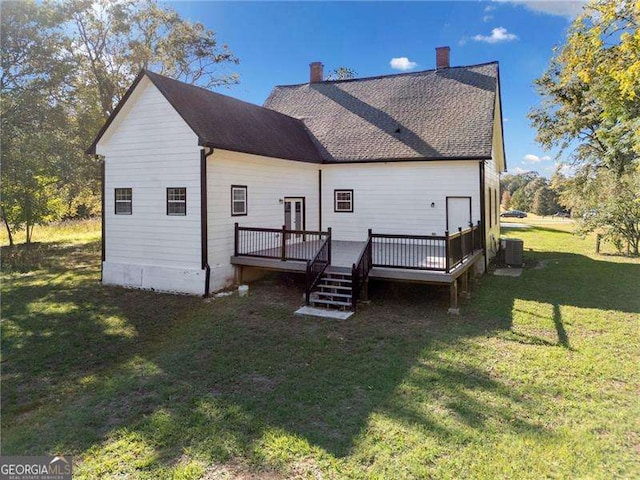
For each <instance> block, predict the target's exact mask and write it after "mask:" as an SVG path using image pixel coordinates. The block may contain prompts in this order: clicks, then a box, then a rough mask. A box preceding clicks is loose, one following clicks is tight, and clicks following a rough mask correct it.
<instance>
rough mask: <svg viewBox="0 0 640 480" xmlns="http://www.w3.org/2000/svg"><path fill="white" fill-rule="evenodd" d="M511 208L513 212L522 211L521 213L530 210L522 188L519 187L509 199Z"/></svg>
mask: <svg viewBox="0 0 640 480" xmlns="http://www.w3.org/2000/svg"><path fill="white" fill-rule="evenodd" d="M511 208H513V209H514V210H522V211H523V212H527V211H529V210H530V208H529V204H528V203H527V197H526V194H525V192H524V187H521V188H519V189H518V190H516V191H515V192H514V194H513V196H512V197H511Z"/></svg>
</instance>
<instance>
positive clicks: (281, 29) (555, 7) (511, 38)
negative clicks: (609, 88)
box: [171, 1, 581, 176]
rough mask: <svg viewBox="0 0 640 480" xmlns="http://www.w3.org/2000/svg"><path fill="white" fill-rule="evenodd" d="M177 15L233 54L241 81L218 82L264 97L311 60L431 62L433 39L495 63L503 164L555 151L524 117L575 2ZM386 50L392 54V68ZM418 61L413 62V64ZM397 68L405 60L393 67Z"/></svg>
mask: <svg viewBox="0 0 640 480" xmlns="http://www.w3.org/2000/svg"><path fill="white" fill-rule="evenodd" d="M171 5H172V6H173V7H174V8H175V9H176V10H177V11H178V12H180V13H181V14H182V15H183V16H184V17H186V18H189V19H191V20H193V21H199V22H202V23H203V24H204V25H206V26H207V27H208V28H211V29H212V30H214V31H215V32H216V33H217V37H218V40H219V41H220V42H223V43H226V44H228V45H229V47H230V48H231V50H232V51H233V53H234V54H235V55H236V56H237V57H238V58H239V59H240V64H239V65H237V66H231V67H226V68H225V70H227V71H229V72H236V73H238V74H239V75H240V83H239V84H238V85H235V86H232V87H230V88H228V89H227V88H222V89H219V91H220V92H221V93H225V94H228V95H231V96H234V97H236V98H240V99H242V100H246V101H249V102H252V103H256V104H262V103H263V102H264V100H265V99H266V98H267V96H268V95H269V92H270V91H271V89H272V87H273V86H274V85H286V84H295V83H303V82H307V81H308V78H309V63H310V62H312V61H321V62H323V63H324V66H325V72H328V71H330V70H332V69H334V68H336V67H338V66H347V67H350V68H352V69H353V70H355V71H356V72H357V74H358V76H359V77H365V76H372V75H385V74H393V73H400V72H402V71H420V70H427V69H431V68H434V66H435V47H437V46H442V45H449V46H450V47H451V64H452V65H454V66H455V65H471V64H475V63H484V62H490V61H494V60H497V61H499V62H500V76H501V84H502V103H503V105H502V107H503V116H504V119H505V123H504V134H505V147H506V153H507V163H508V167H509V172H511V173H517V172H520V171H528V170H536V171H538V172H539V173H540V174H542V175H547V176H548V175H550V174H551V173H553V170H554V165H555V162H556V159H555V153H556V152H545V151H544V150H543V149H542V148H541V147H540V146H539V145H538V144H537V143H536V142H535V131H534V130H533V129H532V128H531V127H530V125H529V121H528V119H527V117H526V115H527V112H528V111H529V110H530V109H531V107H532V106H535V105H536V104H538V103H539V101H540V99H539V97H538V96H537V95H536V93H535V90H534V88H533V81H534V80H535V79H536V78H537V77H538V76H540V74H542V72H543V71H544V70H545V68H546V66H547V65H548V62H549V60H550V58H551V55H552V49H553V47H554V46H555V45H558V44H561V43H562V42H563V41H564V38H565V36H566V32H567V28H568V26H569V25H570V21H571V19H572V18H573V17H574V16H575V15H576V13H577V12H578V11H579V9H580V7H581V3H580V2H566V1H563V2H538V1H520V2H509V1H488V2H484V1H458V2H407V3H397V2H377V3H365V2H353V3H351V2H349V3H347V2H313V3H312V2H299V3H294V2H278V3H253V2H176V3H172V4H171ZM392 59H396V60H395V61H394V62H393V64H394V65H395V66H396V68H395V69H394V68H392V65H391V62H392ZM414 64H415V65H414ZM399 67H404V68H408V69H407V70H400V69H398V68H399Z"/></svg>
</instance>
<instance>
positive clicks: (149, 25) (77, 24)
mask: <svg viewBox="0 0 640 480" xmlns="http://www.w3.org/2000/svg"><path fill="white" fill-rule="evenodd" d="M63 8H66V11H67V12H68V15H69V17H70V19H71V22H70V23H71V27H72V31H73V34H72V40H73V51H74V53H75V57H76V61H77V64H78V68H79V75H78V80H80V81H83V82H89V86H90V87H91V88H92V89H93V90H94V93H95V95H96V99H97V101H98V102H99V104H100V108H101V111H102V115H103V117H108V116H109V115H110V114H111V113H112V112H113V109H114V108H115V105H116V104H117V102H118V100H120V98H122V96H123V95H124V93H125V92H126V89H127V88H128V87H129V85H130V84H131V83H132V81H133V79H134V77H135V76H136V75H137V74H138V72H139V71H140V70H141V69H143V68H145V69H153V70H155V71H158V72H159V73H161V74H164V75H168V76H170V77H173V78H175V79H177V80H181V81H184V82H187V83H197V84H198V85H200V86H202V87H205V88H211V87H216V86H221V85H229V84H233V83H237V82H238V76H237V75H236V74H224V73H222V70H221V67H222V66H224V65H225V64H228V63H231V64H237V63H238V62H239V61H238V59H237V58H236V57H235V56H234V55H233V53H231V51H230V50H229V47H228V46H227V45H224V44H222V45H220V44H219V43H218V40H217V38H216V35H215V33H214V32H213V31H212V30H208V29H206V28H205V27H204V25H202V24H201V23H198V22H196V23H193V22H189V21H187V20H185V19H183V18H181V17H180V15H179V14H178V13H177V12H176V11H175V10H173V9H171V8H169V7H166V6H163V7H160V6H158V4H157V3H156V2H155V1H152V0H145V1H142V2H139V1H135V0H123V1H114V0H112V1H107V2H96V1H94V0H76V1H75V2H72V3H69V4H66V7H63Z"/></svg>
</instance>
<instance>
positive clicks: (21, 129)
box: [0, 0, 238, 245]
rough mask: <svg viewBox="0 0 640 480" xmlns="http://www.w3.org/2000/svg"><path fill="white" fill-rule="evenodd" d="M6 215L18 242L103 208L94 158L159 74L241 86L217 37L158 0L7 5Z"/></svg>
mask: <svg viewBox="0 0 640 480" xmlns="http://www.w3.org/2000/svg"><path fill="white" fill-rule="evenodd" d="M0 17H1V18H0V22H1V24H0V46H1V53H0V67H1V72H0V89H1V96H0V116H1V118H2V131H1V138H0V144H1V147H2V149H1V150H2V151H1V162H2V171H1V181H2V198H1V200H0V215H1V217H2V223H3V225H4V228H6V231H7V234H8V237H9V242H10V244H11V245H13V243H14V234H15V232H16V231H17V230H22V229H24V231H25V232H26V242H27V243H29V242H31V239H32V235H33V229H34V226H35V225H38V224H43V223H46V222H49V221H51V220H56V219H60V218H77V217H87V216H91V215H95V214H98V213H99V209H100V190H101V188H100V161H99V160H96V159H95V158H92V157H90V156H88V155H86V154H85V153H84V152H85V150H86V148H87V147H88V146H89V144H90V143H91V141H92V139H93V137H94V136H95V135H96V133H97V132H98V130H99V129H100V127H101V126H102V124H103V123H104V122H105V120H106V118H107V117H108V116H109V115H110V114H111V113H112V112H113V110H114V108H115V106H116V105H117V103H118V101H119V100H120V99H121V98H122V96H123V95H124V93H125V92H126V90H127V88H128V87H129V86H130V85H131V83H132V81H133V79H134V78H135V76H136V75H137V74H138V73H139V72H140V70H141V69H142V68H149V69H152V70H154V71H157V72H159V73H162V74H165V75H168V76H171V77H173V78H176V79H178V80H182V81H185V82H188V83H197V84H198V85H200V86H203V87H216V86H221V85H229V84H233V83H236V82H237V81H238V76H237V75H235V74H234V73H232V72H230V71H229V70H228V69H229V67H230V66H233V65H234V64H237V63H238V59H237V58H236V57H235V56H234V55H233V53H232V52H231V51H230V49H229V48H228V46H227V45H224V44H222V43H220V42H219V41H218V39H217V37H216V34H215V32H213V31H212V30H210V29H207V28H206V27H205V26H204V25H202V24H201V23H197V22H190V21H188V20H186V19H184V18H182V17H180V15H179V14H178V13H177V12H176V11H175V10H173V9H171V8H169V7H166V6H161V5H159V4H157V3H156V2H154V1H152V0H145V1H134V0H112V1H99V0H73V1H66V2H56V1H48V0H45V1H41V2H36V1H35V0H22V1H15V2H2V3H1V4H0Z"/></svg>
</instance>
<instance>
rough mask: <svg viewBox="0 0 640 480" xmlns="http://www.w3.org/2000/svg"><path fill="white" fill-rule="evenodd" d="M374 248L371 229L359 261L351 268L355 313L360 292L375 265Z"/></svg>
mask: <svg viewBox="0 0 640 480" xmlns="http://www.w3.org/2000/svg"><path fill="white" fill-rule="evenodd" d="M372 246H373V237H372V236H371V229H369V238H368V239H367V243H366V244H365V246H364V247H363V249H362V251H361V252H360V256H359V257H358V260H357V261H356V262H355V263H354V264H353V265H352V266H351V306H352V307H353V310H354V311H355V310H356V306H357V304H358V300H359V299H360V291H361V290H362V288H363V287H364V285H365V282H366V281H367V279H368V278H369V272H370V271H371V264H372V263H373V262H372V260H373V253H372V252H373V250H372Z"/></svg>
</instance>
